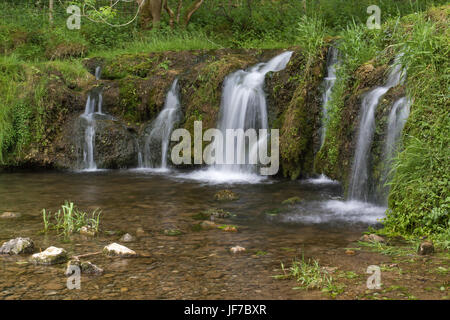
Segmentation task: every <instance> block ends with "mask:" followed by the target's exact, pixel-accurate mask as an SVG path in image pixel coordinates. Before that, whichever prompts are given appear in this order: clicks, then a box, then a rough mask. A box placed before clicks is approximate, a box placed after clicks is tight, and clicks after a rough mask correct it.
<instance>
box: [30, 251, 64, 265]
mask: <svg viewBox="0 0 450 320" xmlns="http://www.w3.org/2000/svg"><path fill="white" fill-rule="evenodd" d="M30 261H31V262H32V263H34V264H42V265H50V264H57V263H62V262H66V261H67V252H66V250H64V249H62V248H57V247H53V246H52V247H48V248H47V249H45V251H42V252H39V253H35V254H33V255H32V256H31V258H30Z"/></svg>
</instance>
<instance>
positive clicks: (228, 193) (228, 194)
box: [214, 189, 239, 201]
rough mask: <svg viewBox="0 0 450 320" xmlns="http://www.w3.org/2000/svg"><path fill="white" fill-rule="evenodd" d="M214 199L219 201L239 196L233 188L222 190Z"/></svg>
mask: <svg viewBox="0 0 450 320" xmlns="http://www.w3.org/2000/svg"><path fill="white" fill-rule="evenodd" d="M214 199H215V200H217V201H233V200H237V199H239V196H238V195H237V194H236V193H234V192H233V191H231V190H228V189H225V190H220V191H219V192H217V193H216V194H215V195H214Z"/></svg>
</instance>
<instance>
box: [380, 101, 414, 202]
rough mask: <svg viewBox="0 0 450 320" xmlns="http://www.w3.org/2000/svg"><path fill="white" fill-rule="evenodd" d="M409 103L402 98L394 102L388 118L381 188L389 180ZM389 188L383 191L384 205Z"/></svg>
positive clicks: (406, 117) (407, 114)
mask: <svg viewBox="0 0 450 320" xmlns="http://www.w3.org/2000/svg"><path fill="white" fill-rule="evenodd" d="M410 107H411V101H410V100H409V99H408V98H406V97H402V98H400V99H398V100H397V101H395V103H394V105H393V106H392V109H391V112H390V113H389V117H388V126H387V135H386V140H385V144H384V150H383V158H384V159H383V160H384V169H383V177H382V184H383V186H384V185H385V184H386V183H387V182H388V180H389V175H390V174H389V172H390V171H391V169H392V159H393V158H394V157H395V155H396V153H397V151H398V143H399V142H400V138H401V133H402V130H403V127H404V126H405V123H406V120H407V119H408V116H409V110H410ZM388 191H389V188H385V190H384V198H385V203H386V202H387V194H388Z"/></svg>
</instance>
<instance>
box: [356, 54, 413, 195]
mask: <svg viewBox="0 0 450 320" xmlns="http://www.w3.org/2000/svg"><path fill="white" fill-rule="evenodd" d="M400 57H401V56H398V57H397V58H396V59H395V62H394V65H393V66H391V70H390V72H389V76H388V79H387V82H386V84H385V85H384V86H382V87H377V88H375V89H373V90H372V91H370V92H369V93H368V94H366V95H365V96H364V98H363V101H362V103H361V118H360V123H359V132H358V140H357V144H356V150H355V157H354V160H353V167H352V173H351V177H350V185H349V198H350V199H351V200H362V201H368V200H369V199H368V182H369V168H368V163H369V155H370V148H371V145H372V140H373V135H374V130H375V111H376V108H377V106H378V103H379V101H380V99H381V98H382V97H383V96H384V95H385V94H386V93H387V92H388V91H389V89H391V88H393V87H395V86H397V85H398V84H400V83H401V82H403V81H404V77H405V74H404V72H403V68H402V65H401V64H400V62H399V60H400Z"/></svg>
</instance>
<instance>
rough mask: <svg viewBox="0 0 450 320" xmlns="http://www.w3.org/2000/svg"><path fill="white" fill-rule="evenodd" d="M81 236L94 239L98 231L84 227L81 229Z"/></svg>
mask: <svg viewBox="0 0 450 320" xmlns="http://www.w3.org/2000/svg"><path fill="white" fill-rule="evenodd" d="M80 234H82V235H84V236H89V237H94V236H95V235H96V234H97V231H96V230H95V229H94V228H92V227H90V226H83V227H81V229H80Z"/></svg>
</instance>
